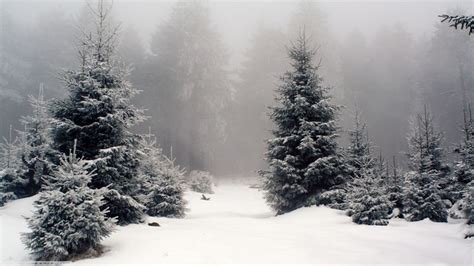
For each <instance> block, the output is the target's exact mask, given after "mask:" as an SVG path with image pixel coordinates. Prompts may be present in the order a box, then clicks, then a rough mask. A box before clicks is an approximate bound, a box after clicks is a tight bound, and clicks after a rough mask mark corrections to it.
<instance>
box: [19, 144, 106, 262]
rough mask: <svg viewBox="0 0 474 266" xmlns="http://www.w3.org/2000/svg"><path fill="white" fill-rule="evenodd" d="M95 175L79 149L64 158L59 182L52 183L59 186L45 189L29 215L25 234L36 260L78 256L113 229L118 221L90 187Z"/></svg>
mask: <svg viewBox="0 0 474 266" xmlns="http://www.w3.org/2000/svg"><path fill="white" fill-rule="evenodd" d="M92 175H93V174H92V173H91V172H89V171H88V170H87V168H86V164H84V163H83V161H82V160H80V159H78V158H76V155H75V151H74V152H73V153H71V154H70V155H69V156H65V155H64V156H63V157H62V158H61V165H60V166H59V167H58V170H57V171H55V172H54V173H53V176H54V179H55V180H56V181H57V183H55V185H53V186H52V187H51V188H53V189H55V188H58V189H55V190H49V191H44V192H41V194H40V196H39V198H38V199H37V200H36V201H35V202H34V206H35V208H36V209H35V212H34V214H33V216H32V217H30V218H27V221H28V226H29V228H30V230H31V232H28V233H24V234H23V235H22V239H23V242H24V243H25V245H26V246H27V248H28V249H30V250H31V251H32V255H33V256H34V259H35V260H47V261H61V260H68V259H71V258H74V257H76V256H79V255H81V254H83V253H86V252H88V251H90V250H95V249H97V248H98V247H99V244H100V241H101V240H102V239H103V238H105V237H107V236H109V235H110V233H111V232H112V231H113V228H114V224H115V223H114V220H113V219H109V218H107V217H106V211H105V210H103V209H101V206H102V205H103V201H102V197H101V195H100V192H99V191H98V190H93V189H90V188H89V187H87V184H88V183H89V182H90V180H91V178H92ZM61 181H62V182H61ZM61 184H66V186H63V187H61Z"/></svg>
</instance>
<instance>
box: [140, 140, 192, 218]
mask: <svg viewBox="0 0 474 266" xmlns="http://www.w3.org/2000/svg"><path fill="white" fill-rule="evenodd" d="M141 147H142V150H141V151H142V160H141V177H142V178H143V180H144V182H143V192H142V193H143V195H142V196H143V197H144V199H143V200H142V202H145V206H146V213H147V214H148V215H150V216H162V217H175V218H181V217H184V215H185V210H186V208H185V206H186V201H185V200H184V188H183V186H182V184H181V180H182V179H183V175H184V171H183V170H182V169H181V168H180V167H179V166H176V165H175V164H174V160H173V159H170V158H168V157H166V156H165V155H164V154H163V153H162V150H161V149H160V148H159V147H158V146H157V144H156V138H155V137H154V136H153V135H152V134H151V133H148V134H147V135H145V136H144V137H143V139H142V144H141Z"/></svg>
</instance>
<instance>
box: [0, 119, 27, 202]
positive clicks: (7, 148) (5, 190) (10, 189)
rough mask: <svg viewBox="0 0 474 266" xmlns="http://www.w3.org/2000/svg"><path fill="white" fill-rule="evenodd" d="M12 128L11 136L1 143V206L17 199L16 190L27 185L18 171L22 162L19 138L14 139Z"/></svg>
mask: <svg viewBox="0 0 474 266" xmlns="http://www.w3.org/2000/svg"><path fill="white" fill-rule="evenodd" d="M12 130H13V129H12V126H10V132H9V138H8V139H7V138H5V137H4V138H3V143H0V206H3V205H4V204H5V203H6V202H7V201H10V200H14V199H16V198H17V195H16V194H15V191H17V190H19V189H21V188H22V187H24V186H25V185H26V182H25V181H24V180H23V179H21V178H20V176H21V175H20V174H19V173H18V171H17V170H18V165H20V164H21V163H20V160H19V156H18V152H19V147H18V143H17V139H15V140H13V135H12Z"/></svg>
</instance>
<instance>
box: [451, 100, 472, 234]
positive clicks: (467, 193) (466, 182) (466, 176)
mask: <svg viewBox="0 0 474 266" xmlns="http://www.w3.org/2000/svg"><path fill="white" fill-rule="evenodd" d="M462 131H463V133H464V134H463V135H464V140H463V142H462V143H461V145H460V147H459V148H458V149H456V152H457V153H458V156H459V160H458V161H457V163H456V164H455V166H454V182H455V184H454V186H453V188H451V194H453V198H454V199H456V200H457V202H456V203H455V205H454V207H455V208H458V209H460V211H462V214H463V215H462V217H463V218H466V219H467V224H468V227H469V229H468V232H467V233H466V238H467V237H473V236H474V230H473V229H472V227H473V224H474V202H473V194H474V122H473V119H472V112H471V107H470V105H468V106H467V108H464V124H463V127H462ZM456 218H460V217H456Z"/></svg>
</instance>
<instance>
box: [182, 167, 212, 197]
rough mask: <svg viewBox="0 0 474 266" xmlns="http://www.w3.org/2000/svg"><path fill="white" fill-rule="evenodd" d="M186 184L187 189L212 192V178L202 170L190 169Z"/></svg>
mask: <svg viewBox="0 0 474 266" xmlns="http://www.w3.org/2000/svg"><path fill="white" fill-rule="evenodd" d="M188 179H189V180H188V186H189V189H191V190H192V191H195V192H199V193H208V194H212V193H214V190H213V189H212V186H213V181H212V180H213V178H212V176H211V174H210V173H209V172H204V171H196V170H194V171H191V173H189V177H188Z"/></svg>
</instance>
